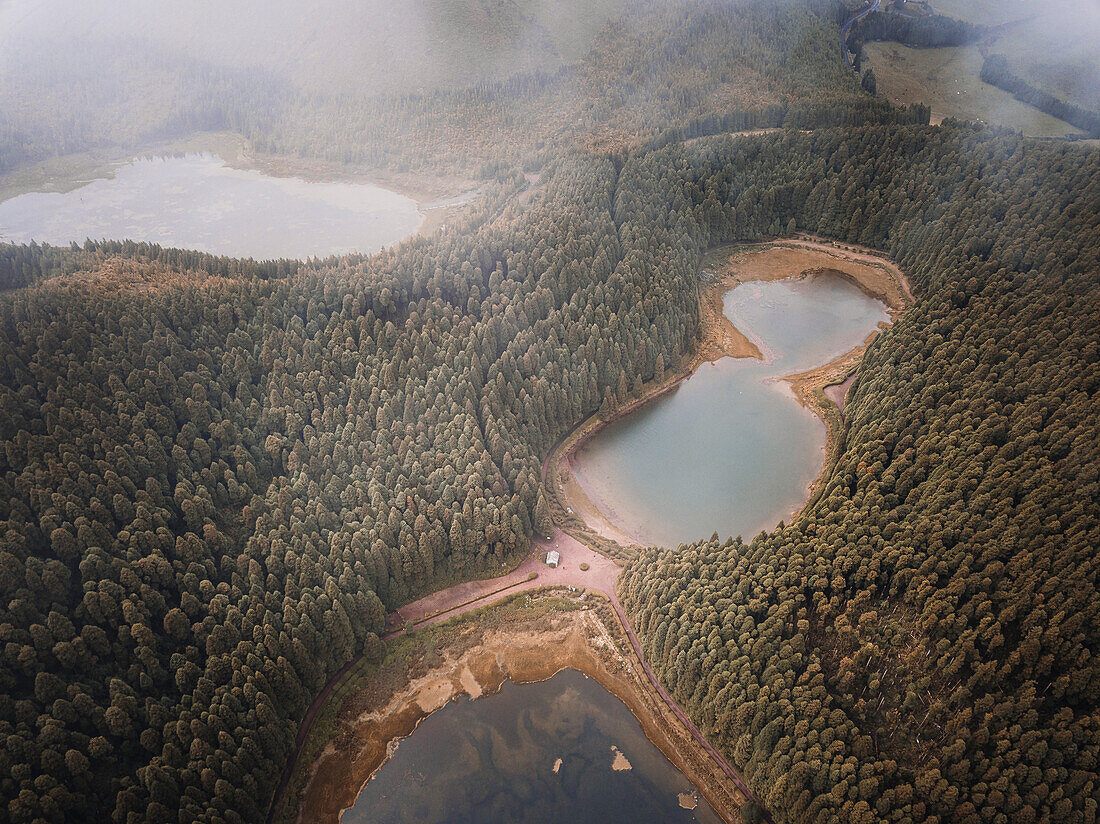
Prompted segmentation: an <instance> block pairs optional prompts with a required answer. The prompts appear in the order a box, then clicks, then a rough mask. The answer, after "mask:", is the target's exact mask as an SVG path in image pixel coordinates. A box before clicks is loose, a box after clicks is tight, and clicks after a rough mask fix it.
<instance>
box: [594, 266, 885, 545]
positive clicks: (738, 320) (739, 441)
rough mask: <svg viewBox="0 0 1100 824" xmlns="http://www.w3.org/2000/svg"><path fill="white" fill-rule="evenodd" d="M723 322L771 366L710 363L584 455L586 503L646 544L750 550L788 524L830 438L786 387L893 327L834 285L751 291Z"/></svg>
mask: <svg viewBox="0 0 1100 824" xmlns="http://www.w3.org/2000/svg"><path fill="white" fill-rule="evenodd" d="M724 311H725V314H726V316H727V317H729V318H730V320H731V321H733V323H734V325H735V326H736V327H737V328H738V329H740V330H741V331H742V332H744V333H745V334H746V335H748V336H749V337H750V338H752V339H753V341H754V342H755V343H756V344H757V346H758V347H759V348H760V350H761V351H762V352H763V353H764V355H765V359H764V361H760V360H756V359H749V358H744V359H734V358H723V359H721V360H719V361H716V362H715V363H705V364H703V365H702V366H701V367H700V368H699V369H698V370H697V371H696V372H695V373H694V374H693V375H692V376H691V377H690V378H688V379H687V380H686V381H684V382H683V383H682V384H681V385H680V386H679V387H678V388H677V389H675V390H673V391H672V392H670V393H668V394H666V395H663V396H661V397H660V398H658V399H656V400H655V401H653V402H652V403H650V404H647V405H646V406H644V407H642V408H641V409H639V410H638V411H636V412H632V413H631V414H629V415H627V416H625V417H623V418H620V419H619V420H617V421H614V422H612V423H611V424H610V425H608V426H607V427H605V428H604V429H603V430H601V431H600V432H598V433H597V434H596V435H594V436H593V437H592V438H590V439H589V440H588V441H587V442H586V443H585V444H584V445H583V446H582V447H581V449H580V450H578V452H577V454H576V455H575V456H574V461H573V472H574V475H575V476H576V478H577V482H578V483H579V484H580V486H581V487H582V489H583V490H584V491H585V494H586V495H588V497H589V498H590V499H591V500H592V502H593V503H594V504H595V505H596V506H597V507H599V509H600V510H601V512H603V513H604V515H605V516H606V517H607V518H608V520H610V521H611V522H612V523H613V524H614V525H615V526H616V527H618V528H619V529H620V530H622V531H623V532H625V533H627V534H629V535H631V536H632V537H634V538H635V539H636V540H638V541H639V542H640V543H643V544H660V545H664V546H676V545H678V544H680V543H682V542H688V541H695V540H699V539H705V538H707V537H709V536H710V535H711V533H712V532H714V531H715V530H717V532H718V534H719V535H720V536H721V537H723V538H725V537H728V536H736V535H742V536H743V537H744V538H745V539H746V540H748V539H750V538H751V537H753V536H754V535H755V534H756V533H758V532H760V531H761V530H770V529H773V528H774V527H775V526H776V525H777V524H778V523H779V521H780V520H783V519H786V518H788V517H789V516H790V515H791V514H792V513H793V512H794V511H795V510H796V509H798V508H799V507H800V506H801V505H802V504H803V503H804V502H805V500H806V498H807V493H808V488H809V486H810V484H811V483H812V482H813V481H814V479H815V478H816V477H817V476H818V474H819V473H820V472H821V469H822V467H823V465H824V460H825V451H824V450H825V435H826V432H825V425H824V423H822V421H821V420H820V419H819V418H818V417H817V416H816V415H814V414H813V413H812V412H811V411H810V410H808V409H806V408H805V407H803V406H802V405H801V404H799V402H798V401H797V399H796V398H795V395H794V392H793V391H792V389H791V387H790V385H789V384H787V383H786V382H784V381H780V380H779V378H781V377H783V376H786V375H792V374H796V373H798V372H803V371H806V370H808V369H812V368H814V367H817V366H821V365H823V364H826V363H828V362H829V361H831V360H833V359H834V358H836V357H837V356H839V355H841V354H843V353H844V352H847V351H848V350H850V349H852V348H853V347H855V346H857V345H859V344H860V343H861V342H862V341H863V340H864V338H865V337H866V336H867V334H868V333H870V332H871V331H873V330H874V329H875V327H876V326H877V324H878V323H879V322H880V321H888V320H889V315H888V314H887V309H886V306H885V305H884V304H882V303H881V302H879V301H877V300H875V299H873V298H871V297H869V296H867V295H866V294H865V293H863V292H862V291H860V289H859V288H858V287H856V286H855V285H853V284H851V283H849V282H847V281H845V280H844V279H842V278H840V277H835V276H834V277H829V276H824V277H816V278H812V279H802V278H799V279H789V280H782V281H774V282H768V283H761V282H749V283H744V284H741V285H740V286H737V287H736V288H734V289H732V290H730V291H729V292H727V293H726V295H725V296H724Z"/></svg>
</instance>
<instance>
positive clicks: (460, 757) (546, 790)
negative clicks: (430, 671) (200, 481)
mask: <svg viewBox="0 0 1100 824" xmlns="http://www.w3.org/2000/svg"><path fill="white" fill-rule="evenodd" d="M618 754H621V758H619V761H618V766H619V767H620V769H618V770H616V769H614V768H613V765H614V764H615V762H616V759H617V758H618ZM559 759H560V763H559ZM624 759H625V763H624ZM625 765H629V767H628V768H626V769H623V767H624V766H625ZM555 766H557V771H556V772H555ZM693 791H694V790H693V787H692V785H691V783H690V782H689V781H688V780H687V779H686V778H685V777H684V775H683V774H682V773H681V772H680V771H679V770H677V769H676V767H675V766H673V765H672V763H671V762H669V761H668V760H667V759H666V758H665V757H664V755H662V754H661V751H660V750H658V749H657V747H656V746H654V745H653V743H652V742H650V741H649V739H648V738H646V737H645V733H644V732H643V731H642V728H641V725H640V724H639V723H638V721H637V719H636V718H634V716H633V715H631V713H630V710H628V709H627V708H626V705H624V704H623V703H622V702H621V701H619V699H617V698H616V697H615V696H613V695H612V694H611V693H609V692H607V691H606V690H604V689H603V687H601V686H600V685H599V684H597V683H596V682H595V681H592V680H591V679H589V678H586V677H585V676H584V675H582V674H581V673H579V672H577V671H576V670H564V671H562V672H560V673H558V674H557V675H555V676H554V677H553V678H551V679H549V680H548V681H542V682H539V683H537V684H525V685H516V684H513V683H511V682H506V683H505V684H504V686H503V688H502V689H501V691H500V692H499V693H497V694H496V695H490V696H486V697H484V698H479V699H477V700H476V701H469V700H466V699H460V700H458V701H456V702H454V703H452V704H450V705H448V706H446V707H444V708H443V709H441V710H439V711H438V712H436V713H434V714H433V715H430V716H428V717H427V718H426V719H424V721H423V722H421V724H420V726H418V727H417V728H416V731H415V732H413V734H412V735H411V736H409V737H408V738H407V739H405V740H404V741H402V742H401V743H400V745H399V746H398V748H397V752H396V753H395V754H394V755H393V757H392V758H391V759H390V760H389V761H387V762H386V763H385V764H383V765H382V767H381V768H380V769H379V770H378V772H377V773H375V775H374V778H372V779H371V780H370V781H368V782H367V784H366V785H365V786H364V787H363V790H362V792H361V793H360V794H359V798H358V799H356V802H355V804H354V805H353V806H352V807H351V808H350V809H348V810H346V811H345V812H344V814H343V815H342V816H341V818H340V821H341V823H342V824H367V822H370V824H398V822H401V823H404V822H409V823H410V824H411V822H416V824H433V822H439V824H442V822H448V824H462V823H463V822H469V823H470V824H497V823H498V822H499V824H505V822H507V823H508V824H513V823H514V824H525V823H526V822H530V824H535V822H539V824H541V823H542V822H548V821H568V822H571V823H572V824H589V823H590V824H636V822H641V821H662V822H665V821H667V822H693V821H699V822H708V824H710V822H719V821H720V819H719V818H718V816H717V815H716V814H715V813H714V811H713V810H712V809H711V808H710V806H709V805H708V804H707V803H706V801H704V800H703V799H702V798H701V797H700V798H698V805H699V806H698V807H697V808H696V809H694V810H687V809H684V808H682V807H681V806H680V804H679V801H678V794H679V793H688V794H691V793H692V792H693Z"/></svg>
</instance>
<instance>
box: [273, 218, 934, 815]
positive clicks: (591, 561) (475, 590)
mask: <svg viewBox="0 0 1100 824" xmlns="http://www.w3.org/2000/svg"><path fill="white" fill-rule="evenodd" d="M771 245H772V246H786V247H789V248H803V249H808V250H813V251H819V252H825V253H827V254H829V255H831V256H833V257H836V258H838V259H841V260H858V261H860V262H863V263H865V264H871V265H874V266H878V267H882V268H884V269H885V270H886V271H887V272H889V273H890V274H891V275H893V276H894V277H895V278H896V282H897V284H898V285H899V286H900V289H901V290H902V291H903V292H904V298H903V297H901V295H899V294H897V292H896V291H895V292H894V293H893V294H890V290H889V289H884V290H883V295H881V296H880V299H883V300H885V302H886V303H887V304H888V305H890V306H891V308H893V309H894V310H896V311H901V310H902V309H904V308H905V306H907V305H911V304H912V303H913V301H914V298H913V293H912V290H911V289H910V286H909V283H908V281H907V280H906V279H905V276H904V275H903V274H902V272H901V270H900V269H898V267H897V266H896V265H894V264H893V263H892V262H891V261H889V260H887V259H885V258H884V257H882V256H881V255H879V254H876V253H875V252H874V251H873V250H870V249H865V248H862V247H858V246H853V245H848V244H838V243H834V242H832V241H823V240H821V239H819V238H816V237H813V236H811V235H802V236H799V237H798V238H797V239H794V240H783V241H777V242H775V243H773V244H771ZM781 274H782V273H779V274H775V277H767V276H764V275H762V273H761V272H756V271H754V272H753V277H752V278H751V279H778V278H779V276H780V275H781ZM839 274H842V275H845V274H846V273H844V272H839ZM785 276H787V277H789V276H790V275H789V274H786V275H785ZM851 279H853V280H854V281H855V282H856V283H857V284H858V285H860V287H861V288H864V289H865V290H873V291H878V289H877V287H878V284H869V283H868V282H865V281H866V279H863V280H861V279H859V278H851ZM718 285H720V284H717V285H716V289H715V290H714V291H715V292H717V286H718ZM876 296H877V295H876ZM720 307H721V304H720V303H718V304H717V306H716V307H714V308H715V309H716V310H717V311H718V313H719V314H720ZM722 317H723V318H724V315H722ZM714 320H715V325H717V315H716V316H715V318H714ZM729 325H730V327H731V328H732V324H729ZM718 333H721V330H718ZM721 342H722V344H723V345H721V346H719V347H718V349H720V350H724V349H726V344H729V348H731V349H733V348H737V347H736V346H734V344H735V343H736V341H735V340H733V338H729V339H728V340H727V338H726V337H721ZM727 354H732V353H730V352H726V351H720V352H719V353H718V354H717V356H718V357H721V356H725V355H727ZM751 355H752V353H748V352H745V353H740V352H739V353H738V354H737V355H736V356H740V357H745V356H751ZM757 356H759V355H757ZM696 358H697V359H698V358H699V355H698V353H697V355H696ZM695 365H698V364H697V363H693V365H692V367H691V368H689V369H686V370H684V371H683V372H681V373H680V374H678V375H675V376H673V375H670V380H669V381H668V382H667V383H666V384H664V385H662V386H659V387H655V388H654V389H653V390H652V391H651V392H648V393H646V395H645V396H644V397H642V398H639V399H637V400H635V401H634V402H633V403H631V404H628V405H627V406H626V407H624V408H623V409H622V410H619V413H620V414H626V413H628V412H629V411H631V410H633V409H635V408H637V407H640V406H642V405H643V404H645V403H648V402H649V401H650V400H652V397H654V396H656V395H658V394H661V393H663V392H665V391H667V390H668V389H669V387H671V386H674V385H676V384H678V383H679V382H680V381H682V380H684V379H686V378H687V377H688V376H689V375H690V374H691V372H692V371H694V366H695ZM852 380H853V378H852V377H849V378H848V379H847V380H845V381H844V382H843V383H839V384H837V385H835V387H828V388H827V389H828V390H833V393H831V394H834V393H835V394H836V395H838V397H837V398H834V399H836V400H837V405H838V406H840V407H841V409H842V410H843V406H842V404H843V398H844V395H845V394H846V392H847V389H848V387H849V386H850V385H851V382H852ZM586 424H588V427H587V428H586ZM586 424H582V425H581V426H580V427H578V430H577V431H574V432H573V433H570V434H569V435H568V436H567V437H566V438H564V439H563V441H562V443H560V444H558V445H557V446H555V447H554V449H552V450H551V451H550V453H549V455H548V456H547V458H546V460H545V461H544V462H543V480H544V482H546V481H547V474H548V470H549V468H550V465H551V463H552V462H553V461H555V460H558V459H560V453H561V448H562V446H563V445H567V444H568V442H570V440H571V439H575V438H576V436H577V434H578V431H584V434H585V436H586V437H587V436H590V435H591V431H588V430H589V429H591V427H592V422H591V421H588V422H586ZM602 425H603V422H599V423H598V424H596V425H595V426H596V428H597V429H598V428H599V427H600V426H602ZM593 431H594V430H593ZM570 514H579V515H580V517H581V520H584V521H585V524H586V526H588V527H589V528H590V529H592V526H591V524H589V523H588V519H587V518H585V517H584V516H585V513H584V512H580V513H572V510H570ZM594 532H596V534H598V530H594ZM550 550H554V551H556V552H558V554H559V556H560V562H559V565H558V566H557V567H556V568H552V567H549V566H547V565H546V563H545V558H546V553H547V552H548V551H550ZM581 564H585V565H586V566H587V567H588V568H587V569H585V570H582V569H581ZM620 571H621V567H620V566H619V564H617V563H616V562H615V561H613V560H612V559H611V558H609V557H607V556H606V555H603V554H600V553H598V552H595V551H594V550H593V549H591V548H590V547H589V546H587V545H586V544H585V543H583V542H582V541H580V540H578V539H577V538H575V537H573V536H572V535H570V534H568V533H566V532H563V531H562V530H561V529H560V528H559V527H557V526H555V528H554V535H553V537H552V538H550V539H536V540H534V541H533V542H532V549H531V553H530V555H529V556H528V557H527V558H526V559H525V560H524V561H523V563H522V564H520V566H519V567H517V568H516V569H515V570H513V571H512V572H510V573H508V574H507V575H503V576H500V577H498V578H490V579H486V580H481V581H470V582H467V583H463V584H456V585H455V586H453V587H449V588H447V589H443V590H440V591H438V592H435V593H433V594H431V595H428V596H426V597H424V598H421V599H420V600H418V601H414V602H412V603H410V604H406V605H405V606H403V607H401V608H400V609H398V610H396V611H395V612H393V613H391V614H390V615H389V616H388V617H387V621H386V631H385V633H384V635H383V638H393V637H396V636H397V635H400V634H402V633H403V632H405V631H406V628H407V627H414V628H419V627H426V626H431V625H432V624H436V623H439V622H441V621H445V620H449V619H450V618H454V617H456V616H459V615H462V614H464V613H466V612H469V611H471V610H475V609H480V608H482V607H485V606H489V605H491V604H494V603H497V602H499V601H501V600H503V599H505V598H509V597H511V596H513V595H515V594H516V593H517V592H523V591H525V590H531V589H536V588H540V587H546V586H561V585H566V586H574V587H577V588H585V589H589V590H594V591H596V592H599V593H600V594H602V595H603V596H605V597H606V598H607V599H608V601H609V602H610V604H611V607H612V609H613V611H614V613H615V616H616V617H617V618H618V620H619V622H620V624H621V625H622V629H623V632H624V634H625V635H626V637H627V640H628V641H629V643H630V646H631V649H632V651H633V654H634V657H635V658H636V659H637V663H638V665H639V666H640V668H641V670H642V671H643V672H644V673H645V676H646V680H647V681H648V683H649V685H650V687H651V688H652V690H653V692H654V693H655V694H656V695H657V696H659V697H660V699H661V701H662V702H664V704H665V705H666V706H667V708H668V710H669V711H670V712H671V713H672V715H673V716H674V717H675V718H676V719H677V720H678V721H679V723H680V724H681V725H682V727H683V729H684V730H685V731H686V732H687V733H688V734H689V735H690V736H691V738H692V739H693V740H694V742H695V743H696V744H697V745H698V746H699V748H700V749H701V750H702V751H703V752H705V753H706V754H707V755H708V756H709V757H710V758H711V760H712V761H713V762H714V764H715V765H716V766H717V767H718V768H719V769H720V770H721V772H722V773H723V774H724V775H725V776H726V777H727V778H728V779H729V781H730V783H731V784H732V785H733V786H734V787H735V788H736V789H737V790H738V791H739V792H740V793H741V794H742V795H743V796H744V797H745V798H747V799H750V800H752V801H754V802H756V804H758V805H759V807H760V809H761V810H763V811H764V818H765V820H766V821H769V822H770V821H772V818H771V815H770V814H769V813H768V812H767V810H766V808H765V807H764V805H763V804H762V803H761V802H760V800H759V799H758V798H757V797H756V796H755V795H754V794H753V793H752V791H751V790H750V789H749V787H748V785H747V784H746V783H745V781H744V779H743V778H742V777H741V776H740V774H739V773H738V772H737V771H736V770H735V769H734V768H733V766H732V765H730V763H729V762H728V761H726V759H725V758H724V757H723V756H722V754H721V753H719V752H718V751H717V750H716V749H715V748H714V747H713V746H712V745H711V744H710V742H709V741H707V739H706V737H705V736H704V735H703V733H702V732H701V731H700V730H699V728H698V727H696V726H695V724H693V723H692V721H691V719H690V718H688V716H687V713H686V712H684V710H683V709H682V708H681V707H680V705H679V704H678V703H677V702H676V701H675V699H673V698H672V696H671V695H670V694H669V693H668V691H667V690H666V689H665V688H664V686H663V685H662V684H661V682H660V680H659V679H658V677H657V675H656V673H655V672H654V671H653V668H652V667H651V666H650V664H649V663H648V662H647V661H646V659H645V656H644V654H643V652H642V646H641V642H640V641H639V640H638V636H637V634H636V633H635V632H634V629H633V627H632V626H631V625H630V621H629V619H628V618H627V615H626V611H625V610H624V609H623V607H622V604H620V603H619V598H618V595H617V593H616V590H615V582H616V580H617V579H618V576H619V572H620ZM358 661H359V657H356V658H355V659H354V660H352V661H349V662H348V663H347V664H346V665H345V666H344V667H342V668H341V669H340V670H339V671H338V672H337V673H336V674H335V675H334V676H333V677H332V678H331V679H329V682H328V683H327V684H326V685H325V687H324V689H322V690H321V692H320V693H319V694H318V696H317V697H316V698H315V699H314V701H313V703H312V704H311V705H310V707H309V709H308V710H307V712H306V714H305V717H304V718H303V720H302V723H301V725H300V726H299V729H298V734H297V736H296V737H295V746H294V754H293V756H292V757H291V758H290V759H289V760H288V762H287V765H286V768H285V769H284V771H283V776H282V779H281V781H280V784H279V788H278V790H277V792H276V795H275V798H274V800H273V802H272V806H271V808H270V811H269V815H268V821H269V822H270V821H271V820H272V819H273V818H274V816H275V814H276V813H277V812H278V811H279V810H280V808H281V805H282V799H283V796H284V793H285V790H286V787H287V784H288V782H289V780H290V776H291V773H292V772H293V770H294V767H295V764H296V762H297V759H298V755H299V753H300V751H301V747H302V744H303V743H304V741H305V739H306V737H307V736H308V735H309V731H310V728H311V726H312V724H313V722H314V720H315V718H316V716H317V713H318V711H319V710H320V708H321V707H322V706H323V705H324V703H325V701H326V700H327V699H328V698H329V696H330V695H331V693H332V691H333V689H334V688H335V687H336V685H337V684H338V683H339V682H340V680H341V678H342V677H343V676H344V675H345V674H346V673H347V671H348V670H349V669H350V668H351V667H352V666H354V665H355V664H356V663H358Z"/></svg>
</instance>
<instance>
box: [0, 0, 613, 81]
mask: <svg viewBox="0 0 1100 824" xmlns="http://www.w3.org/2000/svg"><path fill="white" fill-rule="evenodd" d="M619 5H620V3H618V2H606V0H605V1H604V2H595V3H593V2H581V1H580V0H542V1H541V2H540V1H539V0H510V1H509V2H496V0H493V1H492V2H490V1H489V0H401V2H390V1H389V0H228V2H227V1H226V0H192V1H191V2H188V3H183V4H181V3H165V2H160V1H159V0H154V2H142V0H89V2H75V0H8V2H6V3H3V4H2V5H0V32H2V33H0V44H2V45H3V47H4V49H5V51H6V52H7V53H8V54H11V53H12V52H13V50H15V51H18V50H19V46H20V45H21V44H26V43H39V42H41V43H44V44H45V43H48V44H49V45H50V46H51V47H56V46H57V44H58V43H62V42H66V41H78V42H80V43H82V44H83V45H84V46H87V45H88V44H90V43H94V42H96V41H111V40H117V39H119V38H123V39H137V40H139V41H141V42H143V43H145V44H147V45H149V46H152V47H154V48H157V49H162V50H164V51H166V52H179V53H182V54H185V55H187V57H189V58H191V59H195V60H201V61H204V62H209V63H211V64H214V65H217V66H223V67H230V68H244V67H250V66H258V67H263V68H265V69H268V70H271V71H274V72H276V73H278V74H279V75H280V76H282V77H285V78H287V79H289V80H292V81H293V82H294V83H296V84H298V85H301V86H303V87H307V88H313V89H323V90H326V91H357V92H364V91H365V92H375V91H406V90H416V89H417V88H422V87H424V86H426V85H429V86H430V85H453V84H462V83H469V82H475V81H477V80H482V79H494V78H500V77H505V76H508V75H510V74H513V73H515V72H517V71H525V70H532V69H536V68H553V67H555V66H557V65H560V64H562V63H563V62H566V61H568V60H572V59H575V58H576V57H577V56H579V54H580V53H582V52H583V50H584V48H585V47H586V44H587V40H588V38H589V37H590V36H591V33H592V32H593V31H594V30H595V29H596V28H598V27H599V26H600V25H602V24H603V23H604V22H605V21H606V19H608V18H609V17H610V16H611V15H612V14H613V13H614V12H615V10H616V8H617V7H618V6H619ZM9 67H10V63H9ZM11 68H13V69H14V67H11Z"/></svg>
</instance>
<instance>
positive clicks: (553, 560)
mask: <svg viewBox="0 0 1100 824" xmlns="http://www.w3.org/2000/svg"><path fill="white" fill-rule="evenodd" d="M560 560H561V557H560V556H559V555H558V553H556V552H555V551H554V550H550V551H549V552H547V553H546V565H547V566H548V567H557V565H558V561H560Z"/></svg>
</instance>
